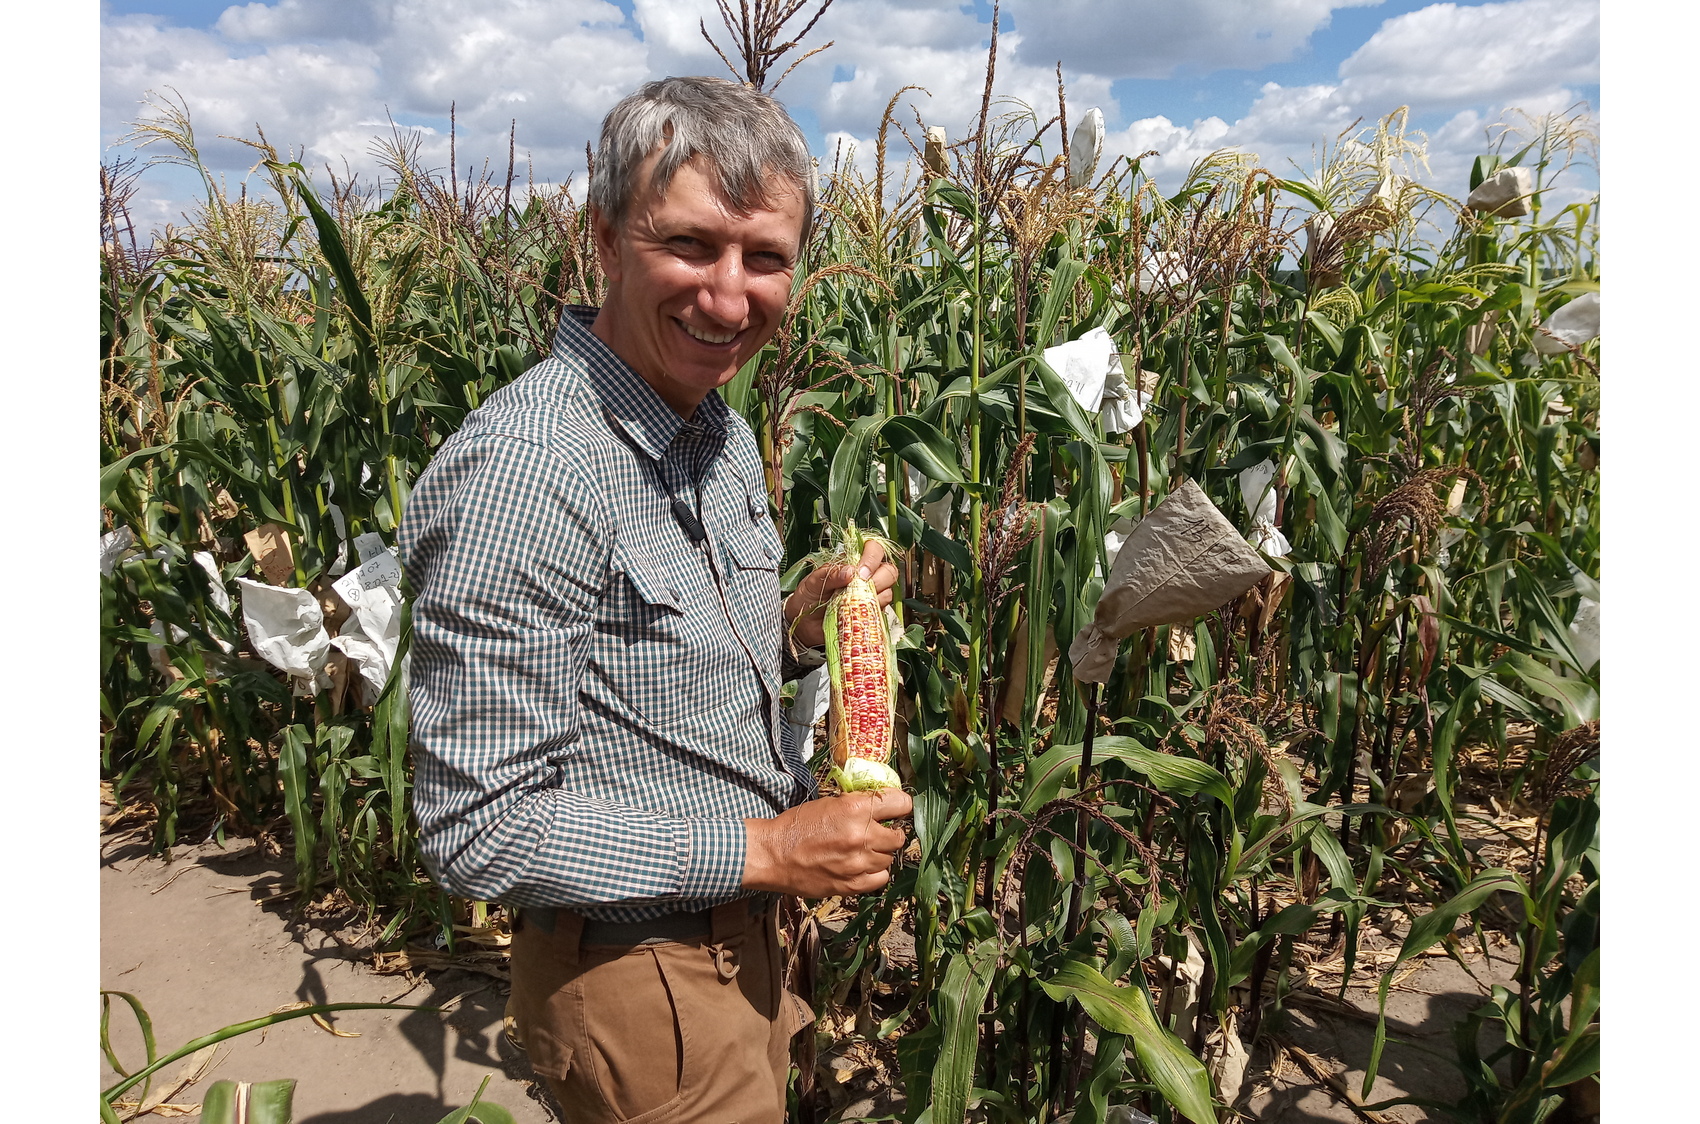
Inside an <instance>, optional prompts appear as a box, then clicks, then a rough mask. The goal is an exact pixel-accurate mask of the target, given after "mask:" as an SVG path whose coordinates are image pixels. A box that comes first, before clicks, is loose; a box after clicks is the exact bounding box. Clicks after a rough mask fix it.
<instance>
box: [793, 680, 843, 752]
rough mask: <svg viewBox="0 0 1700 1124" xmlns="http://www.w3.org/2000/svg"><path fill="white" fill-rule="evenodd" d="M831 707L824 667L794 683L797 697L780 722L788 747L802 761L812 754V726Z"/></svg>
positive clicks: (829, 687)
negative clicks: (786, 733) (787, 733)
mask: <svg viewBox="0 0 1700 1124" xmlns="http://www.w3.org/2000/svg"><path fill="white" fill-rule="evenodd" d="M831 703H832V683H831V680H830V679H829V678H828V675H827V670H826V665H825V664H822V665H821V666H819V667H817V668H815V669H814V670H813V671H811V672H809V673H808V674H807V675H805V676H803V677H802V678H801V679H799V680H797V693H796V695H795V696H793V697H792V699H791V702H790V704H789V705H787V706H786V707H785V710H784V720H785V725H786V726H787V727H789V728H790V735H791V743H792V744H793V745H795V746H796V747H797V752H798V753H799V754H800V755H801V756H802V758H803V760H804V761H807V760H808V759H809V758H810V756H812V755H813V754H814V751H815V723H816V722H819V721H820V720H821V715H823V714H825V713H826V711H827V708H828V707H829V706H830V705H831Z"/></svg>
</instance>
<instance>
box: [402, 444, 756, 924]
mask: <svg viewBox="0 0 1700 1124" xmlns="http://www.w3.org/2000/svg"><path fill="white" fill-rule="evenodd" d="M605 504H606V496H605V490H599V489H598V488H596V487H594V486H592V485H591V483H590V482H589V481H587V480H585V479H583V478H582V474H581V471H580V470H579V469H578V468H577V467H576V466H574V465H572V464H570V463H567V461H566V460H565V459H563V458H562V457H560V456H558V455H556V454H555V453H554V452H552V451H551V450H549V449H547V448H545V447H543V446H540V445H538V444H535V443H532V442H529V441H526V440H523V439H518V438H514V437H511V436H507V435H481V436H478V437H474V438H472V439H470V440H463V441H457V442H450V443H449V445H448V446H446V447H445V448H444V449H443V450H442V452H441V453H440V454H439V455H438V456H437V458H436V459H435V460H433V462H432V464H431V466H430V468H429V470H428V471H427V472H426V473H425V474H424V475H423V476H422V477H421V479H420V481H419V484H418V486H417V487H416V489H415V491H414V493H413V495H412V496H411V498H410V500H409V504H408V511H407V518H406V519H405V520H404V523H403V527H402V531H401V535H400V543H401V548H402V553H403V558H404V561H405V566H406V571H407V576H408V581H409V583H410V584H411V586H412V587H413V591H414V600H413V605H412V619H413V637H412V670H411V679H410V690H409V698H410V702H411V706H412V710H413V753H414V757H415V789H414V808H415V811H416V814H417V816H418V820H419V831H420V848H421V851H422V853H423V855H424V858H425V862H426V865H427V867H428V869H429V870H430V872H431V874H432V876H433V877H434V878H436V879H437V880H438V882H440V883H441V884H442V885H443V886H444V887H446V888H447V889H449V890H450V891H451V892H453V893H455V894H459V895H462V896H464V897H469V898H478V899H485V900H495V899H500V900H503V901H506V902H510V903H512V904H515V905H530V906H585V905H595V904H600V903H611V902H630V901H646V900H647V901H656V900H667V899H701V898H731V897H735V896H736V895H737V894H738V893H739V887H740V883H741V881H742V877H743V868H744V829H743V823H742V820H741V819H735V818H724V819H713V818H691V817H682V816H668V815H662V814H657V813H655V812H653V811H649V810H645V809H641V808H636V807H631V806H627V805H622V804H619V803H615V802H611V801H609V800H606V799H601V798H597V797H595V796H592V795H589V794H586V793H580V792H573V791H569V790H568V789H567V788H565V787H563V785H562V780H561V774H562V770H561V768H560V762H562V761H563V760H565V759H566V758H567V757H568V756H569V755H571V754H573V753H575V752H580V751H582V750H583V749H584V747H582V746H580V745H579V744H578V743H579V737H580V729H579V726H580V703H579V697H578V695H579V686H580V681H581V679H582V678H583V675H584V670H585V664H586V653H587V646H588V644H589V642H590V638H591V634H592V630H593V628H594V626H595V617H594V613H595V610H596V606H597V603H598V600H599V598H600V597H601V594H602V591H603V589H604V588H605V587H606V585H607V582H608V580H609V562H610V551H611V548H612V544H611V541H610V537H609V535H608V533H607V528H610V527H612V526H613V523H612V522H611V519H610V513H609V512H608V511H607V510H605Z"/></svg>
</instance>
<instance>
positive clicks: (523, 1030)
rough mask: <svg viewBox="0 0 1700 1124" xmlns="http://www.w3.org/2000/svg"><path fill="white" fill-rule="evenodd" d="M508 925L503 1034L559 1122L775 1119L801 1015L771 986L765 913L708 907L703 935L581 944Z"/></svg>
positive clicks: (773, 919)
mask: <svg viewBox="0 0 1700 1124" xmlns="http://www.w3.org/2000/svg"><path fill="white" fill-rule="evenodd" d="M583 927H584V919H583V918H582V917H580V916H579V915H578V914H576V913H572V912H570V911H568V910H564V909H563V910H557V911H556V912H555V928H554V930H553V931H552V932H545V931H544V930H543V928H542V927H541V926H539V925H536V924H525V923H523V922H521V923H520V924H519V925H518V926H517V927H516V930H515V932H514V939H513V946H512V960H511V965H512V972H513V994H512V997H511V998H510V999H509V1001H508V1010H509V1012H510V1013H511V1014H512V1015H513V1019H514V1030H515V1033H516V1034H517V1036H518V1037H519V1039H520V1041H521V1042H522V1043H523V1044H524V1045H525V1048H526V1052H527V1053H528V1054H529V1055H530V1058H531V1065H532V1068H533V1069H534V1070H536V1072H537V1074H538V1076H540V1077H542V1078H543V1079H544V1080H545V1081H547V1082H548V1084H549V1088H550V1090H551V1091H552V1092H553V1093H554V1094H555V1098H556V1099H557V1100H558V1101H560V1103H561V1107H562V1108H563V1109H565V1110H566V1114H567V1117H566V1118H567V1121H568V1122H569V1124H661V1122H666V1124H783V1121H784V1119H785V1092H786V1087H787V1085H788V1084H789V1078H790V1068H791V1056H790V1055H791V1051H790V1045H791V1038H792V1036H793V1035H794V1034H796V1033H797V1031H798V1030H800V1029H802V1028H803V1027H804V1026H807V1025H809V1024H810V1023H812V1022H814V1013H813V1012H812V1011H810V1010H809V1007H808V1005H807V1004H805V1003H804V1002H803V1000H802V999H800V998H799V997H797V996H796V995H793V994H792V993H791V992H789V991H786V990H785V988H784V987H783V985H782V983H781V979H782V977H781V972H782V969H783V967H784V963H783V956H782V954H781V951H780V947H779V930H778V923H777V910H775V909H773V908H772V907H769V908H768V909H767V910H766V911H765V912H763V913H761V914H759V915H755V916H752V915H751V914H750V913H749V909H748V905H747V903H746V902H743V901H737V902H730V903H728V904H726V905H723V906H719V907H717V908H716V909H715V910H714V911H713V921H712V930H711V932H710V933H709V935H708V936H706V937H700V938H696V939H686V940H682V941H666V942H660V943H653V944H640V945H636V946H619V945H593V944H584V943H582V942H581V941H580V935H581V932H582V930H583Z"/></svg>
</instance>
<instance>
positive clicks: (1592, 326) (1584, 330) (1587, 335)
mask: <svg viewBox="0 0 1700 1124" xmlns="http://www.w3.org/2000/svg"><path fill="white" fill-rule="evenodd" d="M1542 328H1544V329H1545V331H1542V330H1541V329H1542ZM1548 332H1550V333H1552V334H1551V335H1548V334H1547V333H1548ZM1599 334H1600V294H1598V293H1583V294H1582V295H1581V296H1579V297H1577V298H1576V299H1575V300H1573V301H1571V302H1570V303H1569V304H1567V305H1565V306H1564V307H1563V308H1561V309H1559V310H1558V311H1557V312H1555V313H1553V314H1552V316H1550V317H1549V318H1548V319H1547V322H1546V323H1545V324H1542V325H1541V328H1537V329H1536V330H1535V350H1536V351H1538V352H1540V353H1541V354H1542V355H1562V354H1563V353H1564V352H1566V351H1568V350H1570V349H1571V348H1572V347H1580V346H1582V345H1583V344H1585V343H1587V342H1588V341H1589V340H1591V339H1596V338H1598V336H1599Z"/></svg>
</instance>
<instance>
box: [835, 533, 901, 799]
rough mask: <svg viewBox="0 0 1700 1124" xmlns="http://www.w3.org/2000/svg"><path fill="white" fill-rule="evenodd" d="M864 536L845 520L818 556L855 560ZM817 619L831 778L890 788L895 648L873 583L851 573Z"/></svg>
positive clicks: (893, 782) (894, 780)
mask: <svg viewBox="0 0 1700 1124" xmlns="http://www.w3.org/2000/svg"><path fill="white" fill-rule="evenodd" d="M869 538H870V536H868V535H866V534H864V533H862V532H860V531H858V530H857V529H856V524H854V523H851V524H849V525H848V526H847V527H846V528H845V530H844V533H843V536H842V541H841V543H840V546H839V548H838V549H837V550H835V551H832V552H831V553H830V554H829V555H828V556H827V558H826V559H824V560H830V561H834V562H838V563H840V564H842V565H850V566H855V565H858V564H859V563H860V561H861V558H862V546H863V544H864V543H866V542H867V541H868V540H869ZM888 553H889V548H888ZM823 624H824V631H825V633H826V665H827V676H828V680H829V683H830V685H831V691H832V725H833V739H832V760H833V763H834V767H833V771H832V779H833V780H834V781H835V782H837V784H838V787H839V788H841V789H843V790H844V791H846V792H854V791H856V790H858V789H869V788H896V787H898V786H899V785H901V784H902V781H901V780H900V779H899V777H898V776H897V773H896V772H895V771H893V769H892V768H891V766H890V764H888V762H889V761H890V760H891V731H892V721H893V717H894V715H895V714H896V710H897V653H896V650H895V649H894V648H893V644H892V637H891V631H890V629H888V628H887V627H886V623H885V610H884V609H883V608H882V607H881V606H880V603H879V595H878V594H876V593H875V592H874V587H873V583H872V582H869V581H865V580H864V579H862V578H860V577H854V578H851V579H850V584H849V585H847V586H845V587H844V588H843V589H842V590H840V591H839V592H838V593H836V594H834V595H833V597H832V600H830V601H828V602H827V606H826V620H825V621H824V622H823Z"/></svg>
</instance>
